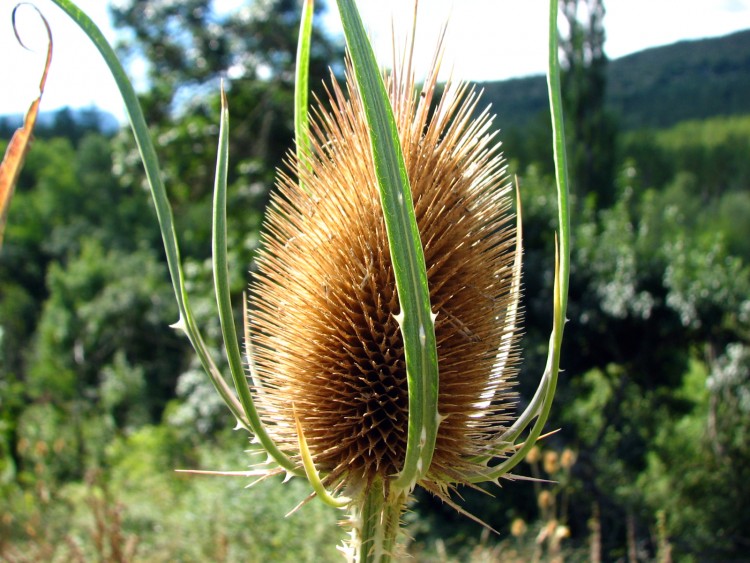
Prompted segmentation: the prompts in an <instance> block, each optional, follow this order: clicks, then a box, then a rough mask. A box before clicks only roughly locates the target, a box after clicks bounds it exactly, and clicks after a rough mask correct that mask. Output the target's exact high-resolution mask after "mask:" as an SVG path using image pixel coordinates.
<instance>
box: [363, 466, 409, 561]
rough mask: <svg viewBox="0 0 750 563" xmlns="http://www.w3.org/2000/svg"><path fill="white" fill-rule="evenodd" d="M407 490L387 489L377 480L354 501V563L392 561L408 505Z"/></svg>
mask: <svg viewBox="0 0 750 563" xmlns="http://www.w3.org/2000/svg"><path fill="white" fill-rule="evenodd" d="M406 499H407V495H406V494H405V493H402V492H401V493H393V492H387V493H386V490H385V488H384V487H383V482H382V481H378V482H376V483H373V484H372V486H371V487H370V488H369V489H368V490H367V491H366V492H365V493H364V494H363V495H362V497H361V501H360V502H358V503H354V505H353V507H352V509H351V512H352V522H353V525H354V533H353V537H352V544H351V546H350V547H351V561H353V562H354V563H389V562H390V561H392V560H393V556H394V551H395V547H396V537H397V535H398V531H399V529H400V519H401V513H402V512H403V510H404V506H405V505H406Z"/></svg>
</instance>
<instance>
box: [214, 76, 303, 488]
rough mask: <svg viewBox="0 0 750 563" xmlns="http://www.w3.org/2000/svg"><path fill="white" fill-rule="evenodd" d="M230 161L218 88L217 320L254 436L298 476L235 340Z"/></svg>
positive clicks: (226, 120) (223, 101)
mask: <svg viewBox="0 0 750 563" xmlns="http://www.w3.org/2000/svg"><path fill="white" fill-rule="evenodd" d="M228 163H229V109H228V107H227V99H226V94H225V93H224V89H223V88H222V90H221V121H220V127H219V147H218V151H217V156H216V178H215V184H214V202H213V206H214V211H213V226H212V230H213V232H212V233H211V235H212V236H211V241H212V249H211V250H212V260H213V270H214V291H215V293H216V304H217V307H218V309H219V322H220V324H221V334H222V337H223V339H224V347H225V349H226V351H227V360H228V363H229V371H230V372H231V374H232V380H233V382H234V387H235V389H236V390H237V395H238V396H239V400H240V404H241V405H242V409H243V410H244V412H245V416H246V417H247V420H248V423H249V424H250V427H251V428H252V430H253V432H254V433H255V438H256V440H257V441H258V442H260V444H261V445H262V446H263V447H264V448H265V450H266V451H267V452H268V453H269V454H270V455H271V457H273V459H274V460H275V461H276V463H278V464H279V465H280V466H281V467H283V468H284V469H286V470H287V471H289V472H292V473H295V474H297V475H304V473H303V472H302V471H300V470H299V469H298V468H297V465H296V464H295V463H294V462H293V461H292V460H290V459H289V458H288V457H287V456H286V455H285V454H284V453H283V452H282V451H281V450H279V448H278V447H277V446H276V444H275V443H274V442H273V440H272V439H271V437H270V436H269V435H268V432H266V429H265V428H264V426H263V423H262V422H261V420H260V416H259V415H258V411H257V409H256V408H255V403H254V401H253V397H252V395H251V394H250V388H249V387H248V384H247V379H246V378H245V370H244V369H243V367H242V355H241V354H240V348H239V344H238V340H237V329H236V328H235V325H234V317H233V315H232V302H231V297H230V291H229V268H228V266H227V168H228Z"/></svg>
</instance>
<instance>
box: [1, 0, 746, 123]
mask: <svg viewBox="0 0 750 563" xmlns="http://www.w3.org/2000/svg"><path fill="white" fill-rule="evenodd" d="M215 2H216V4H217V5H218V6H219V7H220V8H221V9H233V8H234V7H235V6H236V5H238V4H241V2H240V0H215ZM34 4H35V5H37V6H38V7H39V8H40V9H41V10H42V12H43V13H44V14H45V16H46V17H47V19H48V20H49V22H50V25H51V27H52V32H53V34H54V38H55V43H54V55H53V64H52V69H51V71H50V75H49V78H48V82H47V88H46V91H45V94H44V98H43V100H42V110H54V109H57V108H60V107H63V106H66V105H69V106H71V107H89V106H91V105H96V106H98V107H100V108H102V109H104V110H106V111H110V112H112V113H113V114H115V116H116V117H117V118H118V119H120V120H123V119H124V112H123V109H122V104H121V102H120V100H119V95H118V93H117V90H116V88H115V85H114V81H113V80H112V79H111V78H110V77H109V76H108V72H107V70H106V67H105V66H104V64H103V62H101V58H100V56H99V54H98V52H97V51H96V50H95V48H94V47H93V46H91V45H90V44H89V43H88V42H87V40H86V38H85V36H84V35H83V33H82V32H80V31H79V30H78V29H77V28H76V27H75V25H74V24H72V23H70V22H69V20H68V19H67V18H66V17H65V16H64V14H62V12H61V11H60V10H59V9H58V8H57V7H56V6H54V5H53V4H52V3H51V2H50V1H49V0H35V1H34ZM77 4H78V5H79V7H81V8H82V9H83V10H84V11H85V12H87V13H88V14H89V16H91V17H92V19H93V20H94V21H95V22H96V23H97V24H98V25H99V26H100V27H101V28H102V30H103V31H104V33H105V35H106V36H107V37H108V38H109V39H110V41H112V40H114V39H115V37H116V36H115V33H114V31H113V30H112V28H111V27H110V25H109V17H108V12H107V4H108V3H107V2H104V1H102V0H79V1H78V2H77ZM13 5H15V2H13V1H3V2H0V76H3V86H2V88H0V114H7V113H23V112H25V111H26V109H27V108H28V105H29V104H30V103H31V101H32V100H33V99H34V97H35V96H36V93H37V86H38V83H39V73H40V72H41V68H42V65H43V62H44V52H45V50H46V43H45V35H44V31H43V27H42V26H41V24H40V23H39V21H38V18H37V16H36V15H35V14H34V12H33V10H32V9H30V8H28V7H23V8H22V9H21V10H20V11H19V17H18V21H19V27H20V31H21V33H22V36H23V38H24V40H25V41H26V42H27V44H28V45H29V46H30V47H32V48H33V49H35V50H36V52H29V51H26V50H24V49H22V48H21V47H20V46H18V44H17V43H16V41H15V39H14V37H13V30H12V27H11V16H10V14H11V11H12V7H13ZM358 5H359V7H360V10H361V12H362V16H363V19H364V21H365V22H366V23H367V25H368V28H369V30H370V33H371V36H372V38H373V43H374V45H375V50H376V52H377V54H378V55H379V57H380V60H382V61H384V62H388V61H390V60H391V56H390V52H391V22H392V21H395V28H396V33H397V37H400V38H403V37H404V36H405V34H406V33H407V31H408V30H409V29H410V27H411V17H412V12H413V7H412V3H411V2H408V1H406V0H358ZM605 6H606V8H607V15H606V17H605V28H606V32H607V43H606V51H607V54H608V55H609V57H610V58H617V57H620V56H623V55H626V54H629V53H633V52H635V51H639V50H642V49H645V48H648V47H653V46H658V45H666V44H669V43H673V42H675V41H679V40H682V39H697V38H702V37H714V36H719V35H725V34H727V33H731V32H734V31H739V30H743V29H750V0H681V1H680V2H675V1H674V0H605ZM678 6H679V9H678V8H677V7H678ZM546 10H547V3H546V2H545V1H543V0H421V6H420V13H419V26H418V30H417V39H418V42H417V45H418V49H417V51H416V59H417V61H418V62H420V63H421V65H419V66H418V72H420V69H421V70H422V72H423V71H424V68H425V67H426V66H427V65H428V64H429V62H430V60H431V55H432V53H433V51H434V46H435V43H436V38H437V35H438V33H439V31H440V28H441V26H442V24H443V23H445V22H446V21H448V20H449V21H450V24H449V27H448V37H447V43H446V62H445V64H444V67H445V68H446V69H452V74H453V76H454V77H455V78H461V79H467V80H494V79H504V78H511V77H518V76H526V75H530V74H540V73H543V72H544V68H545V64H546V30H547V25H546ZM318 25H324V26H325V27H326V28H328V29H329V30H330V31H331V32H332V33H334V34H336V33H340V24H339V22H338V16H337V15H336V13H335V12H334V11H330V10H329V12H328V13H327V15H326V16H325V17H324V19H323V21H322V22H318ZM129 70H130V72H131V74H132V75H133V76H135V77H136V78H137V77H138V76H139V75H141V76H142V72H143V70H142V69H139V68H138V67H137V66H136V67H134V68H131V69H129ZM136 82H137V81H136Z"/></svg>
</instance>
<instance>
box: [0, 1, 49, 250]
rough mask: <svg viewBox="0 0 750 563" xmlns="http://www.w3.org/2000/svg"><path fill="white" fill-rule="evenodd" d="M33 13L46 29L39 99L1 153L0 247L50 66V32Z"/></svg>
mask: <svg viewBox="0 0 750 563" xmlns="http://www.w3.org/2000/svg"><path fill="white" fill-rule="evenodd" d="M19 6H20V4H19ZM19 6H16V7H15V8H14V9H13V30H14V31H15V34H16V39H17V40H18V42H19V43H20V44H21V45H22V46H24V44H23V41H21V38H20V37H19V36H18V30H17V28H16V11H17V10H18V7H19ZM32 7H33V6H32ZM34 9H35V10H36V11H37V13H38V14H39V17H41V18H42V22H44V27H45V28H46V29H47V39H48V46H47V60H46V62H45V64H44V72H43V73H42V79H41V80H40V82H39V96H38V97H37V99H36V100H34V101H33V102H32V103H31V106H30V107H29V110H28V111H27V112H26V117H25V118H24V122H23V127H22V128H20V129H16V132H15V133H14V134H13V137H12V138H11V140H10V143H9V144H8V148H7V149H6V150H5V157H4V158H3V162H2V163H1V164H0V246H2V244H3V234H4V233H5V224H6V222H7V217H8V208H9V207H10V200H11V198H12V197H13V192H14V190H15V187H16V182H17V181H18V176H19V174H20V173H21V169H22V168H23V162H24V159H25V158H26V153H28V152H29V149H30V148H31V140H32V138H33V135H32V133H33V131H34V126H35V125H36V118H37V114H38V113H39V103H40V102H41V101H42V94H43V93H44V85H45V83H46V82H47V73H48V72H49V67H50V63H51V62H52V31H51V30H50V27H49V23H47V20H46V19H45V17H44V16H43V15H42V13H41V12H39V10H38V9H37V8H34Z"/></svg>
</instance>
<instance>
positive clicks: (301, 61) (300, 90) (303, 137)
mask: <svg viewBox="0 0 750 563" xmlns="http://www.w3.org/2000/svg"><path fill="white" fill-rule="evenodd" d="M314 12H315V2H314V0H305V2H304V4H303V6H302V19H301V21H300V27H299V42H298V43H297V64H296V67H297V69H296V73H297V76H296V79H295V82H294V134H295V143H296V146H297V164H298V166H299V167H300V168H308V169H309V167H310V166H309V164H308V162H307V154H308V152H310V126H309V120H308V115H307V100H308V92H309V88H310V86H309V82H310V43H311V39H312V21H313V13H314ZM299 181H300V186H302V180H299ZM302 187H303V188H304V186H302Z"/></svg>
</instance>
